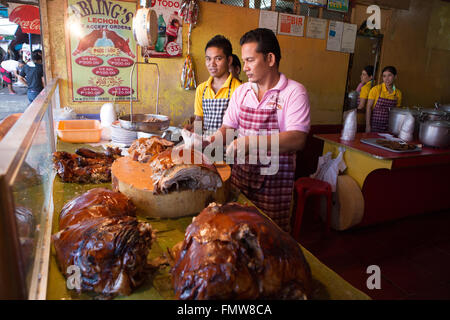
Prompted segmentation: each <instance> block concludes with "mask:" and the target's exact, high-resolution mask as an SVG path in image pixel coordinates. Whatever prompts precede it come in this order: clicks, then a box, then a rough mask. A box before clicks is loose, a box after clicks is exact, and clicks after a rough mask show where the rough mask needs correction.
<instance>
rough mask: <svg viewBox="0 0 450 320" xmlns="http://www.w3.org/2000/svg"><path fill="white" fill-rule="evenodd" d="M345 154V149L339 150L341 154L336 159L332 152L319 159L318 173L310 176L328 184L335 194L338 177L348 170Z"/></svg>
mask: <svg viewBox="0 0 450 320" xmlns="http://www.w3.org/2000/svg"><path fill="white" fill-rule="evenodd" d="M344 152H345V149H343V148H339V154H338V156H337V157H336V158H335V159H333V158H332V155H331V152H328V153H326V154H325V155H324V156H322V157H319V162H318V164H317V171H316V172H315V173H313V174H312V175H310V178H314V179H318V180H322V181H326V182H328V183H329V184H330V185H331V190H332V191H333V192H335V191H336V181H337V176H338V175H339V173H340V172H343V171H344V170H345V169H346V168H347V166H346V164H345V162H344V159H343V157H344Z"/></svg>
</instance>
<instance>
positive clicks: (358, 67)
mask: <svg viewBox="0 0 450 320" xmlns="http://www.w3.org/2000/svg"><path fill="white" fill-rule="evenodd" d="M382 43H383V35H381V34H379V35H376V36H373V35H365V34H358V35H357V36H356V42H355V51H354V53H352V54H350V60H349V64H348V72H347V85H346V91H345V103H344V110H343V111H347V110H348V109H349V105H350V104H349V103H348V98H347V97H348V94H349V93H350V92H352V91H355V90H356V88H357V87H358V84H359V83H360V81H361V80H360V76H361V71H362V70H363V68H364V67H365V66H368V65H372V66H374V74H373V75H374V77H373V79H374V80H373V81H374V85H375V84H377V83H378V78H377V75H378V73H379V72H378V70H379V64H380V55H381V46H382Z"/></svg>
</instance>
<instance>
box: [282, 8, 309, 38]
mask: <svg viewBox="0 0 450 320" xmlns="http://www.w3.org/2000/svg"><path fill="white" fill-rule="evenodd" d="M304 25H305V17H304V16H296V15H293V14H286V13H280V14H279V16H278V34H285V35H288V36H297V37H303V27H304Z"/></svg>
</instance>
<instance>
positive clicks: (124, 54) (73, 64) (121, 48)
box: [66, 0, 137, 102]
mask: <svg viewBox="0 0 450 320" xmlns="http://www.w3.org/2000/svg"><path fill="white" fill-rule="evenodd" d="M135 12H136V2H135V1H89V0H84V1H83V0H81V1H80V0H67V21H66V48H67V51H68V52H67V59H68V61H67V64H68V66H69V68H70V70H69V73H70V85H71V89H72V99H73V101H77V102H83V101H113V100H114V99H115V100H129V99H130V94H131V95H132V98H133V99H135V100H136V99H137V85H136V86H135V88H134V89H132V88H130V72H131V69H132V66H133V64H134V62H135V61H136V52H137V46H136V43H135V41H134V37H133V31H132V23H133V16H134V13H135ZM133 84H137V70H135V72H134V74H133Z"/></svg>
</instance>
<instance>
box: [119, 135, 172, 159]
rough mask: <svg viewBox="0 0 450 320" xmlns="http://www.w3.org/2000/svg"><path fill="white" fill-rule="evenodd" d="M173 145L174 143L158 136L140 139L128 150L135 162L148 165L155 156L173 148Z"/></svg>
mask: <svg viewBox="0 0 450 320" xmlns="http://www.w3.org/2000/svg"><path fill="white" fill-rule="evenodd" d="M173 145H174V143H173V142H171V141H169V140H166V139H163V138H160V137H158V136H153V137H151V138H139V139H137V140H135V141H134V142H133V143H132V144H131V146H130V148H128V154H129V157H131V159H133V160H135V161H139V162H143V163H147V162H149V161H150V159H151V158H152V157H153V156H154V155H156V154H158V153H160V152H162V151H164V150H166V149H167V148H170V147H173Z"/></svg>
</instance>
